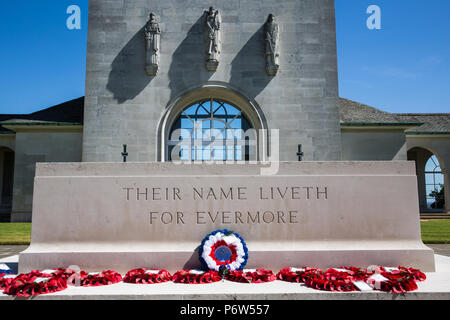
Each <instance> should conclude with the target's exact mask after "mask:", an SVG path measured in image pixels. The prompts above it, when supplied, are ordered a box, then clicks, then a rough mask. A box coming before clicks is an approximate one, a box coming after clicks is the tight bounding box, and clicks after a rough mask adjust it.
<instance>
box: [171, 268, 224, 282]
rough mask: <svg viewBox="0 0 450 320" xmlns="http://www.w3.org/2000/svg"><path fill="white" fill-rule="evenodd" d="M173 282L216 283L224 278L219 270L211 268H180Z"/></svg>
mask: <svg viewBox="0 0 450 320" xmlns="http://www.w3.org/2000/svg"><path fill="white" fill-rule="evenodd" d="M172 280H173V282H175V283H186V284H205V283H214V282H219V281H221V280H222V277H221V276H220V275H219V272H217V271H214V270H210V271H207V272H205V271H202V270H196V269H188V270H180V271H177V272H176V273H175V274H174V275H173V277H172Z"/></svg>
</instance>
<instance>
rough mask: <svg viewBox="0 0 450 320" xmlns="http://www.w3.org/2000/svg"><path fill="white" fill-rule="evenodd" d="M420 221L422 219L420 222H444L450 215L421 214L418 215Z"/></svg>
mask: <svg viewBox="0 0 450 320" xmlns="http://www.w3.org/2000/svg"><path fill="white" fill-rule="evenodd" d="M420 219H422V220H445V219H450V214H448V213H422V214H420Z"/></svg>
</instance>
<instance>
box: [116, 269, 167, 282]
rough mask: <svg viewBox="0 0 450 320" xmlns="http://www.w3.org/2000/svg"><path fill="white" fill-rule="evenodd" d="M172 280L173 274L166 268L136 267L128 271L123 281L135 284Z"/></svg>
mask: <svg viewBox="0 0 450 320" xmlns="http://www.w3.org/2000/svg"><path fill="white" fill-rule="evenodd" d="M171 280H172V275H171V274H170V273H169V272H168V271H166V270H159V269H158V270H156V269H144V268H140V269H134V270H131V271H128V272H127V274H126V275H125V277H124V278H123V282H126V283H135V284H154V283H163V282H167V281H171Z"/></svg>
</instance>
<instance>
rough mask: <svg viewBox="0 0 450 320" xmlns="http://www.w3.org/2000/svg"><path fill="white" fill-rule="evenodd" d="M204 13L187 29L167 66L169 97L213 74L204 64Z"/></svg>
mask: <svg viewBox="0 0 450 320" xmlns="http://www.w3.org/2000/svg"><path fill="white" fill-rule="evenodd" d="M205 18H206V16H205V14H203V15H202V16H201V17H200V18H199V19H198V20H197V21H196V22H195V23H194V24H193V25H192V27H191V28H190V29H189V31H188V32H187V35H186V38H185V39H184V40H183V41H182V42H181V44H180V45H179V46H178V47H177V48H176V49H175V51H174V53H173V54H172V61H171V64H170V67H169V88H170V98H171V99H172V98H174V97H175V96H176V95H178V94H179V93H180V92H181V91H183V90H185V89H187V88H190V87H193V86H195V85H197V84H200V83H203V82H206V81H208V80H209V79H210V78H211V76H212V75H213V73H212V72H208V71H207V70H206V66H205V57H206V55H205V37H204V32H205V29H204V28H205V27H204V24H205Z"/></svg>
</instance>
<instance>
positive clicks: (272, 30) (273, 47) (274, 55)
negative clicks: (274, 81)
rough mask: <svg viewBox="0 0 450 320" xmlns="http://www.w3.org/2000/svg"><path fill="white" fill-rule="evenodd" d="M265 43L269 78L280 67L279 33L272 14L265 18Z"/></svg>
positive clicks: (274, 74)
mask: <svg viewBox="0 0 450 320" xmlns="http://www.w3.org/2000/svg"><path fill="white" fill-rule="evenodd" d="M264 34H265V42H266V71H267V74H268V75H269V76H276V75H277V73H278V69H279V67H280V53H279V43H280V32H279V27H278V23H276V21H275V17H274V15H273V14H270V15H269V17H268V18H267V22H266V24H265V26H264Z"/></svg>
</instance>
